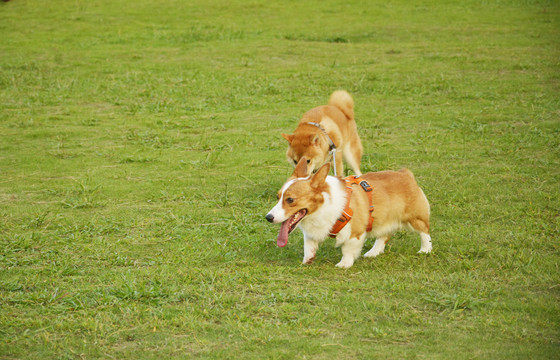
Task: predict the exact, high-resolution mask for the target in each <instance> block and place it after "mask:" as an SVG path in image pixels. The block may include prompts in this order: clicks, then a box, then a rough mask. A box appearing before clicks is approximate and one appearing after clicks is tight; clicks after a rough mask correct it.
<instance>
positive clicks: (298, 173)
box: [292, 156, 307, 178]
mask: <svg viewBox="0 0 560 360" xmlns="http://www.w3.org/2000/svg"><path fill="white" fill-rule="evenodd" d="M306 176H307V159H306V158H305V156H304V157H302V158H301V159H299V162H298V164H297V165H296V168H295V169H294V173H293V174H292V177H296V178H302V177H306Z"/></svg>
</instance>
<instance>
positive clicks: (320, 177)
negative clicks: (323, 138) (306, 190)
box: [311, 163, 331, 188]
mask: <svg viewBox="0 0 560 360" xmlns="http://www.w3.org/2000/svg"><path fill="white" fill-rule="evenodd" d="M330 169H331V164H330V163H326V164H325V165H323V166H321V168H320V169H319V171H317V173H315V175H313V177H312V178H311V187H312V188H318V187H319V186H321V185H323V184H324V183H325V181H326V180H327V175H329V170H330Z"/></svg>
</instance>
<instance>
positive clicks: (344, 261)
mask: <svg viewBox="0 0 560 360" xmlns="http://www.w3.org/2000/svg"><path fill="white" fill-rule="evenodd" d="M352 265H354V259H349V258H346V259H345V258H344V257H343V258H342V260H340V262H339V263H338V264H336V267H338V268H341V269H348V268H349V267H351V266H352Z"/></svg>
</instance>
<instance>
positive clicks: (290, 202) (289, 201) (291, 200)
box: [286, 197, 294, 204]
mask: <svg viewBox="0 0 560 360" xmlns="http://www.w3.org/2000/svg"><path fill="white" fill-rule="evenodd" d="M286 202H287V203H288V204H293V203H294V199H293V198H290V197H289V198H287V199H286Z"/></svg>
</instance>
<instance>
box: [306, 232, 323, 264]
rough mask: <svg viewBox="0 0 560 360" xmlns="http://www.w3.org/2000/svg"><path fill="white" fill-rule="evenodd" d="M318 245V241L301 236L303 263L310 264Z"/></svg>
mask: <svg viewBox="0 0 560 360" xmlns="http://www.w3.org/2000/svg"><path fill="white" fill-rule="evenodd" d="M318 247H319V241H315V240H311V239H309V238H306V237H305V236H304V237H303V263H304V264H311V263H312V262H313V260H314V259H315V253H316V252H317V248H318Z"/></svg>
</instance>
